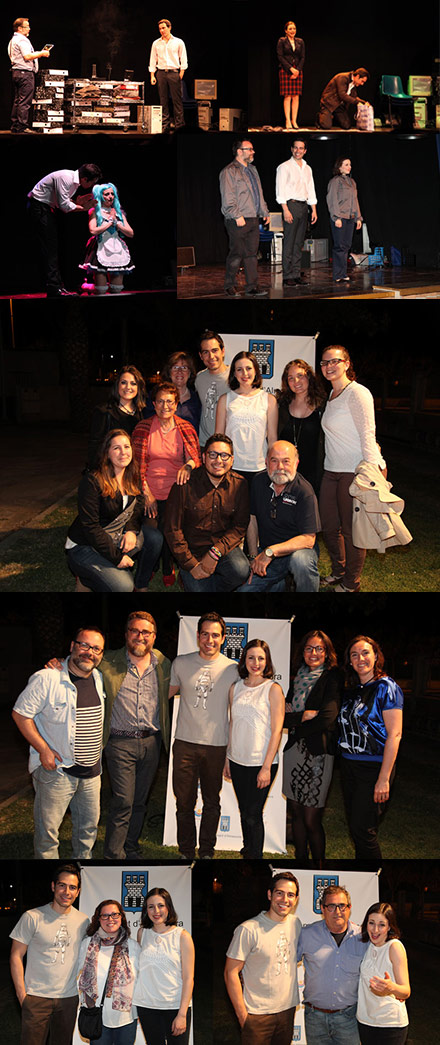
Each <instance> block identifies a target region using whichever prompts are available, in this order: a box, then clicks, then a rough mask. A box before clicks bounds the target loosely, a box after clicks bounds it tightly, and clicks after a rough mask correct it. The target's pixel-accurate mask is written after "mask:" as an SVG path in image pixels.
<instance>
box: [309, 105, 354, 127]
mask: <svg viewBox="0 0 440 1045" xmlns="http://www.w3.org/2000/svg"><path fill="white" fill-rule="evenodd" d="M355 113H356V109H355V107H354V106H353V115H351V113H350V110H349V109H347V107H346V106H345V105H344V104H341V105H338V107H337V109H334V110H333V112H330V109H326V108H325V106H324V105H321V107H320V110H319V113H318V127H322V130H323V131H328V130H330V127H343V128H344V130H345V131H348V128H349V127H353V125H354V122H355V121H354V117H355Z"/></svg>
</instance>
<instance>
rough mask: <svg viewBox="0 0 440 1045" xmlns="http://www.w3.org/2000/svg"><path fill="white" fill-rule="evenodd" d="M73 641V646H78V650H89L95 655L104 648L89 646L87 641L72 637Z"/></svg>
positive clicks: (85, 651)
mask: <svg viewBox="0 0 440 1045" xmlns="http://www.w3.org/2000/svg"><path fill="white" fill-rule="evenodd" d="M73 642H74V645H75V646H79V648H80V650H82V651H83V653H88V652H89V650H90V652H91V653H93V654H94V655H95V657H99V654H100V653H102V652H103V650H104V647H103V646H90V645H89V643H88V642H78V641H77V639H74V640H73Z"/></svg>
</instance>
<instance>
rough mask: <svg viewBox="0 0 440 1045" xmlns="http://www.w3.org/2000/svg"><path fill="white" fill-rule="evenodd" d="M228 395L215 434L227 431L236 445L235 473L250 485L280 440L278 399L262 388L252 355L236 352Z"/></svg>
mask: <svg viewBox="0 0 440 1045" xmlns="http://www.w3.org/2000/svg"><path fill="white" fill-rule="evenodd" d="M228 385H229V388H230V391H229V392H226V394H225V395H222V396H220V399H219V401H218V404H217V415H216V421H215V431H216V432H224V433H225V435H228V436H229V438H230V439H232V443H233V446H234V471H236V472H239V473H240V475H243V476H244V478H245V479H247V480H248V482H249V483H250V482H251V479H252V478H253V476H254V475H255V474H256V473H257V472H262V471H263V470H264V468H265V464H266V452H267V447H268V446H270V445H271V444H272V443H274V442H275V440H276V438H277V421H278V407H277V402H276V399H275V396H274V395H272V393H271V392H266V390H265V389H264V388H263V387H262V385H263V378H262V376H261V370H260V367H259V365H258V360H257V358H256V356H255V355H254V353H253V352H237V355H235V356H234V358H233V360H232V363H231V366H230V369H229V377H228Z"/></svg>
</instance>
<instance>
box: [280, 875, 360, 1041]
mask: <svg viewBox="0 0 440 1045" xmlns="http://www.w3.org/2000/svg"><path fill="white" fill-rule="evenodd" d="M287 870H288V871H292V874H294V875H295V877H296V878H297V879H298V882H299V902H298V907H297V908H296V911H295V914H296V915H297V917H298V918H299V919H300V921H301V922H302V924H303V925H310V923H311V922H317V921H319V919H320V918H322V915H321V907H320V904H321V896H322V894H323V892H324V889H326V888H327V886H328V885H339V886H345V888H346V889H348V892H349V893H350V897H351V905H352V906H351V912H350V921H352V922H355V923H357V924H358V925H361V923H362V922H363V920H364V916H365V914H366V912H367V911H368V908H369V907H370V906H371V904H373V903H377V901H378V900H379V876H378V873H377V872H376V871H339V870H335V871H321V872H320V871H302V870H298V868H296V867H286V866H283V867H274V874H279V873H281V872H283V871H287ZM298 986H299V992H300V1004H299V1006H298V1008H297V1010H296V1013H295V1026H294V1028H293V1039H292V1040H293V1041H294V1042H296V1043H298V1042H299V1043H300V1045H306V1036H305V1031H304V1005H303V1000H302V998H303V991H304V966H303V964H302V962H301V964H300V965H299V966H298Z"/></svg>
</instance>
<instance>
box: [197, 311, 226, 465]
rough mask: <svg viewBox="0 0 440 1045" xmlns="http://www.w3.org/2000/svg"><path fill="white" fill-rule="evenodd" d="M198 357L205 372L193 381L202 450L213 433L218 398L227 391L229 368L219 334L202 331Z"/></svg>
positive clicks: (212, 331) (201, 372) (211, 331)
mask: <svg viewBox="0 0 440 1045" xmlns="http://www.w3.org/2000/svg"><path fill="white" fill-rule="evenodd" d="M199 356H200V359H201V360H202V363H204V364H205V367H206V370H199V373H198V374H197V377H196V380H195V386H196V391H197V394H198V397H199V399H200V402H201V404H202V410H201V414H200V427H199V442H200V446H201V448H202V450H203V447H204V445H205V443H206V440H207V439H209V437H210V436H211V435H214V433H215V418H216V412H217V403H218V401H219V399H220V396H221V395H224V393H225V392H228V391H229V385H228V377H229V367H228V366H226V363H225V344H224V341H223V338H222V337H220V334H216V333H215V331H214V330H204V331H203V334H202V336H201V338H200V350H199Z"/></svg>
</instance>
